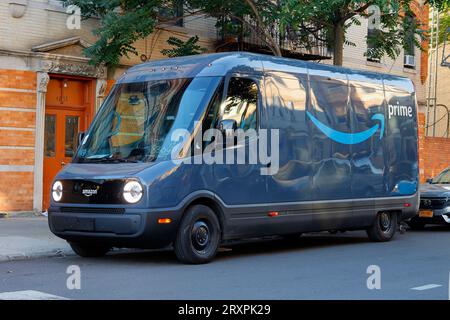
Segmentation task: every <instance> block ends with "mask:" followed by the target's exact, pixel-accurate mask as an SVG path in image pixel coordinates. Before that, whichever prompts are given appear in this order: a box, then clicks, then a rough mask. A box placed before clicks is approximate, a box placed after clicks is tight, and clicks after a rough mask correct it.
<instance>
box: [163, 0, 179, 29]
mask: <svg viewBox="0 0 450 320" xmlns="http://www.w3.org/2000/svg"><path fill="white" fill-rule="evenodd" d="M159 15H160V16H161V17H162V19H161V20H162V22H165V21H167V23H168V24H171V25H175V26H179V27H183V26H184V21H183V15H184V5H183V0H174V1H172V2H171V3H170V4H169V5H167V6H163V7H162V8H160V9H159Z"/></svg>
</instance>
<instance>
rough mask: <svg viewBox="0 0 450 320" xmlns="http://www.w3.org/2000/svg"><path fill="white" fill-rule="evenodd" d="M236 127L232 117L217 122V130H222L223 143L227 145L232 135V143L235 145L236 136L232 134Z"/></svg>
mask: <svg viewBox="0 0 450 320" xmlns="http://www.w3.org/2000/svg"><path fill="white" fill-rule="evenodd" d="M236 129H237V122H236V120H233V119H224V120H221V121H220V122H219V130H220V132H222V135H223V137H224V140H223V145H224V146H226V145H228V141H229V139H231V138H232V137H234V142H233V145H236V142H237V138H236V136H235V135H234V133H235V131H236Z"/></svg>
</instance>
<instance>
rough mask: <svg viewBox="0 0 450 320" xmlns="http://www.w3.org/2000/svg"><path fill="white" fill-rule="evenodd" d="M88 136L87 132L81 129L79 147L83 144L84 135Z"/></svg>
mask: <svg viewBox="0 0 450 320" xmlns="http://www.w3.org/2000/svg"><path fill="white" fill-rule="evenodd" d="M85 136H86V132H84V131H81V132H78V144H77V145H78V148H79V147H80V146H81V142H83V139H84V137H85Z"/></svg>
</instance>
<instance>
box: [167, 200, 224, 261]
mask: <svg viewBox="0 0 450 320" xmlns="http://www.w3.org/2000/svg"><path fill="white" fill-rule="evenodd" d="M220 239H221V229H220V223H219V219H218V218H217V215H216V214H215V213H214V211H213V210H212V209H211V208H209V207H207V206H204V205H194V206H192V207H190V208H189V209H188V210H187V212H186V214H185V215H184V217H183V219H182V221H181V224H180V227H179V229H178V233H177V238H176V240H175V243H174V249H175V254H176V256H177V258H178V260H180V261H181V262H183V263H189V264H201V263H208V262H210V261H211V260H212V259H214V257H215V256H216V253H217V249H218V247H219V244H220Z"/></svg>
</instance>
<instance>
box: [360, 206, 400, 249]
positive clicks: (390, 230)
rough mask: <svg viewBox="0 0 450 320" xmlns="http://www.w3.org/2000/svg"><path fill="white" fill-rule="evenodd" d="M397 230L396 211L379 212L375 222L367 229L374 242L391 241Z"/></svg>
mask: <svg viewBox="0 0 450 320" xmlns="http://www.w3.org/2000/svg"><path fill="white" fill-rule="evenodd" d="M396 230H397V214H396V213H395V212H379V213H378V214H377V217H376V219H375V222H374V223H373V224H372V226H370V227H369V228H368V229H367V235H368V236H369V239H370V240H371V241H374V242H385V241H389V240H391V239H392V238H393V237H394V234H395V232H396Z"/></svg>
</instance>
